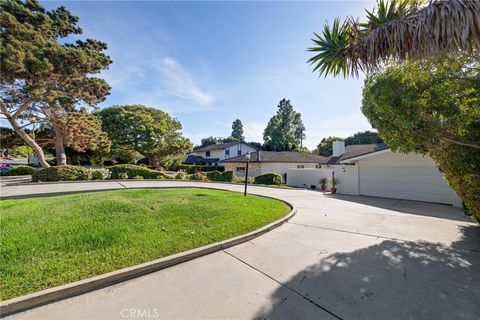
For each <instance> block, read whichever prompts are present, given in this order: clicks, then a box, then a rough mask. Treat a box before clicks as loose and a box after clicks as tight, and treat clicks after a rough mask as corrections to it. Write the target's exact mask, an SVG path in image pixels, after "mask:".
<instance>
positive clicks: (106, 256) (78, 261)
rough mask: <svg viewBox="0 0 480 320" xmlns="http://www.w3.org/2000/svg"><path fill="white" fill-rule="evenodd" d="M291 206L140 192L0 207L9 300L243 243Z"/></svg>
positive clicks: (225, 196)
mask: <svg viewBox="0 0 480 320" xmlns="http://www.w3.org/2000/svg"><path fill="white" fill-rule="evenodd" d="M289 211H290V208H289V207H288V206H287V205H286V204H284V203H283V202H280V201H277V200H274V199H268V198H262V197H257V196H253V195H249V196H247V197H246V198H245V197H243V195H242V194H240V193H235V192H228V191H220V190H206V189H191V188H183V189H136V190H116V191H102V192H90V193H79V194H72V195H63V196H51V197H41V198H30V199H17V200H2V201H0V212H1V216H0V218H1V220H0V237H1V238H0V240H1V241H0V272H1V286H0V296H1V300H6V299H10V298H14V297H16V296H20V295H25V294H28V293H32V292H36V291H39V290H42V289H46V288H50V287H54V286H57V285H62V284H66V283H70V282H73V281H77V280H81V279H85V278H89V277H92V276H95V275H99V274H103V273H106V272H110V271H114V270H118V269H120V268H124V267H128V266H133V265H136V264H139V263H143V262H147V261H150V260H154V259H158V258H161V257H165V256H168V255H171V254H174V253H179V252H182V251H186V250H189V249H193V248H197V247H200V246H203V245H207V244H210V243H213V242H217V241H220V240H225V239H228V238H231V237H234V236H238V235H241V234H244V233H247V232H249V231H253V230H255V229H258V228H260V227H261V226H263V225H266V224H268V223H270V222H273V221H275V220H277V219H279V218H280V217H282V216H284V215H286V214H287V213H288V212H289Z"/></svg>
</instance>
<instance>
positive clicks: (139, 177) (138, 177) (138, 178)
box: [133, 176, 144, 180]
mask: <svg viewBox="0 0 480 320" xmlns="http://www.w3.org/2000/svg"><path fill="white" fill-rule="evenodd" d="M133 179H135V180H143V179H144V178H143V176H135V177H133Z"/></svg>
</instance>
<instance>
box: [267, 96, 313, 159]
mask: <svg viewBox="0 0 480 320" xmlns="http://www.w3.org/2000/svg"><path fill="white" fill-rule="evenodd" d="M303 139H305V126H304V125H303V121H302V118H301V114H300V113H299V112H296V111H295V110H294V109H293V106H292V104H291V103H290V100H287V99H282V100H281V101H280V103H279V104H278V110H277V113H276V114H275V115H274V116H273V117H272V118H270V121H269V122H268V124H267V127H266V128H265V130H264V132H263V140H264V148H265V150H273V151H290V150H297V149H300V148H301V147H302V141H303Z"/></svg>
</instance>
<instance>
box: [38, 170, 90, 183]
mask: <svg viewBox="0 0 480 320" xmlns="http://www.w3.org/2000/svg"><path fill="white" fill-rule="evenodd" d="M90 177H91V171H90V170H89V169H87V168H84V167H79V166H60V167H50V168H43V169H40V170H38V171H36V172H35V173H34V174H33V175H32V181H75V180H90Z"/></svg>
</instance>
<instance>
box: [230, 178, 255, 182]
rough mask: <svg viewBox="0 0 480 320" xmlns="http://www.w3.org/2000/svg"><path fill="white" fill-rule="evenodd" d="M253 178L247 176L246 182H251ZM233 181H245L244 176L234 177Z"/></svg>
mask: <svg viewBox="0 0 480 320" xmlns="http://www.w3.org/2000/svg"><path fill="white" fill-rule="evenodd" d="M254 180H255V179H254V178H252V177H248V182H247V183H253V181H254ZM234 182H236V183H245V177H235V179H234Z"/></svg>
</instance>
